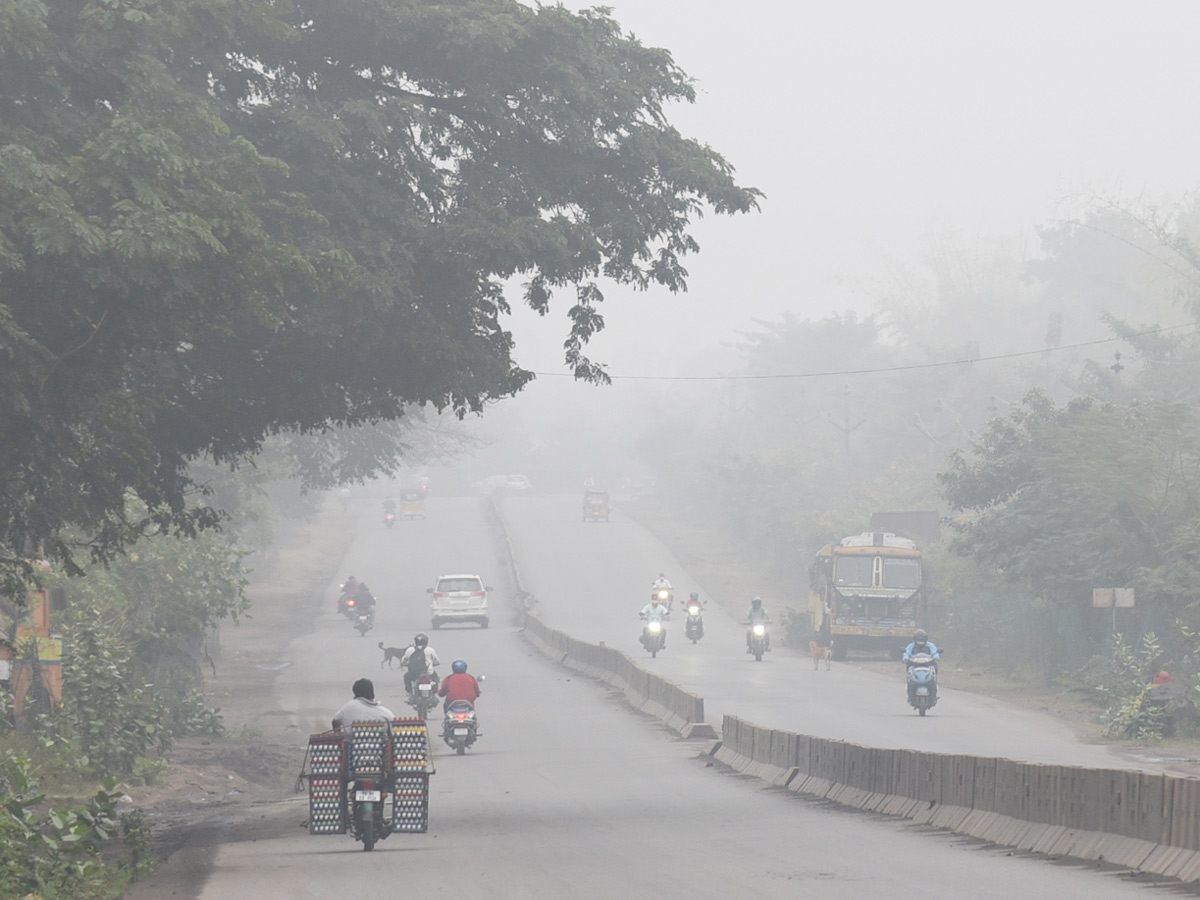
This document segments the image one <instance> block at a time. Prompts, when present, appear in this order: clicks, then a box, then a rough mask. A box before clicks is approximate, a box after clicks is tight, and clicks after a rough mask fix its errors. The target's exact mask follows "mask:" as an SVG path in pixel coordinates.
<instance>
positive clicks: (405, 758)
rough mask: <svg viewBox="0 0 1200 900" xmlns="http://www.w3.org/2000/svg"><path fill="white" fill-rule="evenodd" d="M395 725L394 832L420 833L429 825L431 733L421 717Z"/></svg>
mask: <svg viewBox="0 0 1200 900" xmlns="http://www.w3.org/2000/svg"><path fill="white" fill-rule="evenodd" d="M391 725H392V781H393V785H394V788H393V790H394V793H393V795H392V831H393V832H408V833H420V832H424V831H426V830H427V829H428V828H429V773H430V771H431V770H432V765H431V763H430V759H429V734H428V731H427V730H426V728H425V723H424V721H422V720H421V719H396V720H395V721H394V722H392V723H391Z"/></svg>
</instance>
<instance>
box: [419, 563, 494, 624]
mask: <svg viewBox="0 0 1200 900" xmlns="http://www.w3.org/2000/svg"><path fill="white" fill-rule="evenodd" d="M490 591H491V588H490V587H484V585H483V579H482V578H480V577H479V576H478V575H442V576H440V577H439V578H438V580H437V584H436V585H434V586H433V587H431V588H426V590H425V593H427V594H432V595H433V599H432V601H431V602H430V604H429V617H430V620H431V624H432V625H433V627H434V628H440V627H441V625H442V623H443V622H477V623H478V624H479V626H480V627H481V628H487V627H488V620H489V616H488V601H487V595H488V592H490Z"/></svg>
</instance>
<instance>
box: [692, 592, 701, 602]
mask: <svg viewBox="0 0 1200 900" xmlns="http://www.w3.org/2000/svg"><path fill="white" fill-rule="evenodd" d="M692 599H693V600H699V599H700V595H699V594H698V593H696V592H695V591H692Z"/></svg>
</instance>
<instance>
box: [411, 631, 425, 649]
mask: <svg viewBox="0 0 1200 900" xmlns="http://www.w3.org/2000/svg"><path fill="white" fill-rule="evenodd" d="M413 646H414V647H416V648H417V649H418V650H424V649H425V648H426V647H427V646H429V638H428V637H426V636H425V633H424V632H421V633H420V634H418V635H417V636H416V637H415V638H413Z"/></svg>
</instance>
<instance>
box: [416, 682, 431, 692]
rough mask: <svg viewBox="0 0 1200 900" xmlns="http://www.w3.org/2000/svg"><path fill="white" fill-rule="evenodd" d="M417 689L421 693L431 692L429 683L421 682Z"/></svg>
mask: <svg viewBox="0 0 1200 900" xmlns="http://www.w3.org/2000/svg"><path fill="white" fill-rule="evenodd" d="M418 690H419V691H420V692H421V693H422V694H431V693H433V688H432V687H431V686H430V685H428V684H423V685H421V686H420V687H419V688H418Z"/></svg>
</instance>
